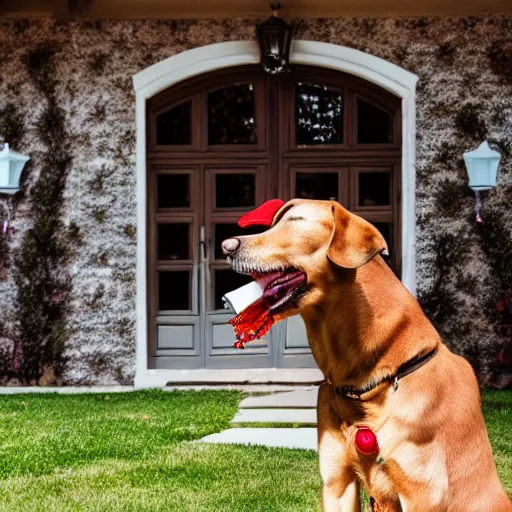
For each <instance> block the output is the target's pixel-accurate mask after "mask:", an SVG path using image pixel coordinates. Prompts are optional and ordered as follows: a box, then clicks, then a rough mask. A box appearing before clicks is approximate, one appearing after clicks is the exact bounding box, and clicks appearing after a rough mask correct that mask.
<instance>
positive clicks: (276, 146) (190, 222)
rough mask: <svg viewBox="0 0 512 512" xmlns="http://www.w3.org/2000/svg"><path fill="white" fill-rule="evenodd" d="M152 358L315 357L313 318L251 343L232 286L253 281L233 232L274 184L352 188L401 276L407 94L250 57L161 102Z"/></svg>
mask: <svg viewBox="0 0 512 512" xmlns="http://www.w3.org/2000/svg"><path fill="white" fill-rule="evenodd" d="M147 107H148V108H147V112H148V119H147V126H148V134H147V148H148V149H147V163H148V166H147V168H148V176H147V179H148V181H147V190H148V203H147V204H148V274H147V275H148V297H149V302H148V318H149V333H148V339H149V347H148V350H149V362H150V368H204V367H206V368H256V367H314V366H315V363H314V360H313V358H312V356H311V352H310V350H309V347H308V345H307V339H306V335H305V330H304V326H303V323H302V321H301V319H300V318H299V317H294V318H293V319H290V320H288V321H287V322H282V323H281V324H278V325H277V326H275V327H274V328H273V329H272V330H271V331H270V333H269V334H268V336H266V337H265V339H263V340H260V341H258V342H256V343H254V344H251V345H250V346H248V347H247V348H246V349H245V350H237V349H233V348H232V345H233V342H234V336H233V332H232V329H231V326H230V325H229V324H227V321H228V320H229V318H230V317H231V316H232V313H230V312H226V310H224V309H223V303H222V296H223V295H224V294H225V293H226V292H228V291H230V290H233V289H235V288H237V287H239V286H241V285H242V284H245V283H246V282H248V280H250V278H248V277H247V276H241V275H239V274H236V273H235V272H233V271H231V270H230V269H229V267H228V265H227V264H226V262H225V260H224V259H223V257H222V253H221V250H220V243H221V242H222V240H223V239H225V238H228V237H230V236H234V235H236V234H237V233H241V230H240V228H238V226H237V219H238V218H239V217H240V216H241V215H242V214H243V213H245V212H247V211H249V210H251V209H253V208H254V207H255V206H257V205H259V204H261V203H262V202H264V201H265V200H267V199H270V198H272V197H280V198H282V199H284V200H288V199H290V198H292V197H304V198H315V199H329V198H333V199H336V200H338V201H339V202H340V203H341V204H343V205H344V206H345V207H346V208H348V209H350V210H351V211H354V212H356V213H357V214H358V215H361V216H363V217H365V218H366V219H368V220H369V221H371V222H373V223H374V224H375V225H376V226H377V228H378V229H379V230H381V232H382V233H383V235H384V236H385V238H386V239H387V241H388V244H389V246H390V252H391V258H390V265H391V266H392V268H393V269H394V270H395V272H396V273H397V274H398V275H400V267H401V262H400V254H401V251H400V223H401V221H400V208H399V204H400V163H401V140H402V137H401V131H400V128H401V113H400V100H399V99H398V98H397V97H395V96H393V95H391V94H390V93H388V92H386V91H384V90H382V89H380V88H378V87H375V86H373V85H371V84H369V83H367V82H365V81H362V80H360V79H357V78H355V77H352V76H350V75H346V74H343V73H340V72H335V71H331V70H326V69H321V68H312V67H304V66H294V67H293V68H292V71H291V73H289V74H287V75H286V76H282V77H270V76H268V75H265V74H264V73H263V72H262V71H261V70H260V68H259V67H256V66H250V67H238V68H231V69H228V70H224V71H222V72H216V73H211V74H208V75H202V76H200V77H196V78H194V79H192V80H189V81H187V82H183V83H181V84H179V85H177V86H174V87H172V88H171V89H169V90H166V91H164V92H162V93H160V94H159V95H157V96H155V97H153V98H151V100H149V101H148V105H147Z"/></svg>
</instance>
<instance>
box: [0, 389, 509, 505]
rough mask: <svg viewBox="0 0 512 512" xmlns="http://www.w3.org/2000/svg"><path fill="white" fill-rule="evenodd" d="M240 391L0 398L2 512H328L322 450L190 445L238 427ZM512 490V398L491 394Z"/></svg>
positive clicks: (499, 457)
mask: <svg viewBox="0 0 512 512" xmlns="http://www.w3.org/2000/svg"><path fill="white" fill-rule="evenodd" d="M241 398H242V395H241V394H240V393H238V392H229V391H202V392H172V393H169V392H161V391H150V392H148V391H145V392H137V393H123V394H101V395H71V396H70V395H67V396H66V395H54V394H52V395H50V394H49V395H16V396H0V450H1V452H0V510H1V511H4V510H5V511H13V512H23V511H30V512H38V511H44V512H54V511H55V512H61V511H62V512H63V511H66V512H68V511H76V510H87V511H95V512H96V511H98V512H99V511H134V512H135V511H151V512H158V511H164V510H165V511H176V512H188V511H190V512H192V511H193V512H201V511H212V512H213V511H215V512H217V511H219V512H222V511H233V512H245V511H247V512H249V511H251V512H260V511H261V512H267V511H276V512H277V511H279V512H281V511H283V512H287V511H290V512H292V511H293V512H302V511H315V512H316V511H319V510H320V507H319V495H320V478H319V475H318V468H317V456H316V453H314V452H307V451H300V450H284V449H270V448H263V447H239V446H219V445H203V444H200V443H190V442H183V441H192V440H195V439H199V438H200V437H202V436H204V435H207V434H209V433H212V432H217V431H219V430H222V429H224V428H226V427H228V423H229V420H230V419H231V418H232V417H233V415H234V413H235V411H236V408H237V404H238V402H239V400H240V399H241ZM484 413H485V416H486V420H487V424H488V427H489V433H490V435H491V440H492V443H493V447H494V450H495V455H496V461H497V464H498V469H499V471H500V476H501V478H502V481H503V483H504V484H505V486H506V488H507V490H508V491H509V492H512V428H511V427H512V393H511V392H492V393H487V394H485V396H484Z"/></svg>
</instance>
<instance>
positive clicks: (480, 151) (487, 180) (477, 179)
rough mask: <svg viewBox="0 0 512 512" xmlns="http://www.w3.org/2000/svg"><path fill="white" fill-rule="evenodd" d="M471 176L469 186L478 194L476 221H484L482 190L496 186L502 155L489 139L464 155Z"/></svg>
mask: <svg viewBox="0 0 512 512" xmlns="http://www.w3.org/2000/svg"><path fill="white" fill-rule="evenodd" d="M463 157H464V162H465V163H466V169H467V171H468V176H469V186H470V187H471V188H472V189H473V190H474V192H475V195H476V208H475V210H476V221H477V222H482V218H481V217H480V209H481V208H482V201H481V198H480V192H481V191H482V190H490V189H491V188H493V187H495V186H496V175H497V173H498V166H499V164H500V159H501V155H500V154H499V153H498V152H497V151H494V150H492V149H491V148H490V147H489V144H488V142H487V141H484V142H482V144H480V146H478V148H477V149H475V150H474V151H467V152H466V153H464V155H463Z"/></svg>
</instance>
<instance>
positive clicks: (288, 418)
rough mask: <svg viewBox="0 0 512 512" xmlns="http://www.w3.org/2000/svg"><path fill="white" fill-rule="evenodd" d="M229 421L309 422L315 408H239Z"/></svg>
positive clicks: (312, 417)
mask: <svg viewBox="0 0 512 512" xmlns="http://www.w3.org/2000/svg"><path fill="white" fill-rule="evenodd" d="M231 423H311V424H313V425H316V423H317V419H316V409H240V410H239V411H238V413H237V414H236V416H235V417H234V418H233V419H232V420H231Z"/></svg>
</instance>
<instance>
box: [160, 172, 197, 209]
mask: <svg viewBox="0 0 512 512" xmlns="http://www.w3.org/2000/svg"><path fill="white" fill-rule="evenodd" d="M157 188H158V208H190V174H159V175H158V177H157Z"/></svg>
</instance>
